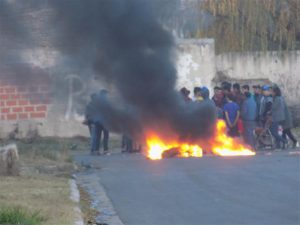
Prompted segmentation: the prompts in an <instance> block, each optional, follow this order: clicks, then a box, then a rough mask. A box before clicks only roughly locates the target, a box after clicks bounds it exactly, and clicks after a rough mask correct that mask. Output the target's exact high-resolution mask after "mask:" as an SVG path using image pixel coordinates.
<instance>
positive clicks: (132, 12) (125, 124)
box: [51, 0, 214, 139]
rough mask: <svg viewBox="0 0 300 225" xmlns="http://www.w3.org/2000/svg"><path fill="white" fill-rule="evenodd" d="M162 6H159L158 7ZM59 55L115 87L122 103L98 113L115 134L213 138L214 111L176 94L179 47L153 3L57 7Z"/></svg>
mask: <svg viewBox="0 0 300 225" xmlns="http://www.w3.org/2000/svg"><path fill="white" fill-rule="evenodd" d="M156 3H157V2H156ZM51 4H52V6H53V7H54V9H55V12H56V15H55V16H54V18H55V21H54V24H56V25H57V27H58V30H57V34H58V36H57V40H58V42H59V43H60V45H59V50H60V51H61V52H62V53H63V54H66V55H69V56H76V57H80V60H81V62H84V64H85V65H86V66H91V67H92V68H93V69H94V71H95V73H96V74H97V76H99V77H100V78H101V79H103V80H105V81H108V82H110V83H112V84H113V85H114V87H115V89H116V90H117V91H118V93H119V96H120V99H119V101H118V102H116V101H115V102H111V101H109V100H108V101H106V100H104V101H102V102H100V103H99V107H97V109H96V110H95V113H97V114H99V116H101V118H103V121H105V122H104V123H105V125H106V126H107V127H108V128H109V129H111V130H114V131H117V132H123V133H127V134H131V135H136V134H138V133H143V132H145V131H146V130H148V129H151V130H153V131H156V132H158V133H160V134H172V133H173V134H176V135H178V136H179V137H180V138H183V139H197V138H199V137H203V136H205V135H209V134H210V133H211V127H212V124H213V123H214V112H213V108H212V107H211V106H210V105H209V104H205V103H203V104H192V103H191V104H186V103H185V102H184V101H183V100H182V97H181V96H180V95H179V93H178V92H177V91H176V90H175V84H176V79H177V73H176V69H175V63H174V60H175V58H174V56H175V55H174V47H175V43H174V40H173V37H172V35H171V34H170V33H169V32H167V31H166V30H165V29H164V28H163V26H162V24H161V23H160V22H159V20H158V15H157V14H156V12H155V10H154V9H155V8H156V7H157V6H155V5H153V2H151V1H148V0H126V1H125V0H101V1H99V0H89V1H83V0H75V1H72V3H70V1H60V0H59V1H51Z"/></svg>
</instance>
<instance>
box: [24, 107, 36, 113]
mask: <svg viewBox="0 0 300 225" xmlns="http://www.w3.org/2000/svg"><path fill="white" fill-rule="evenodd" d="M25 112H34V107H33V106H26V107H25Z"/></svg>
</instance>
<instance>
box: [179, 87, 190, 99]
mask: <svg viewBox="0 0 300 225" xmlns="http://www.w3.org/2000/svg"><path fill="white" fill-rule="evenodd" d="M180 93H181V94H182V95H183V96H185V97H188V96H189V95H190V93H191V92H190V91H189V90H188V89H187V88H186V87H183V88H181V89H180Z"/></svg>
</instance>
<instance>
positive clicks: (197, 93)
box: [193, 87, 203, 102]
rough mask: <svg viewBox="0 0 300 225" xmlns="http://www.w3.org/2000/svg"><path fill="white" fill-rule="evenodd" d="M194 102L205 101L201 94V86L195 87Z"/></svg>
mask: <svg viewBox="0 0 300 225" xmlns="http://www.w3.org/2000/svg"><path fill="white" fill-rule="evenodd" d="M193 101H194V102H201V101H203V97H202V96H201V88H200V87H195V88H194V99H193Z"/></svg>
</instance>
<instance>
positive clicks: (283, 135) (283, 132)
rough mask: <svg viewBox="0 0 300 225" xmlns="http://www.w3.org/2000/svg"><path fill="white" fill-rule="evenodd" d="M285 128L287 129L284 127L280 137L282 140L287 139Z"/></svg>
mask: <svg viewBox="0 0 300 225" xmlns="http://www.w3.org/2000/svg"><path fill="white" fill-rule="evenodd" d="M287 130H288V129H284V130H283V131H282V138H283V139H284V140H286V141H287Z"/></svg>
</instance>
